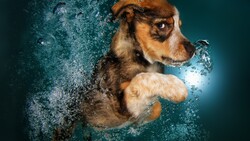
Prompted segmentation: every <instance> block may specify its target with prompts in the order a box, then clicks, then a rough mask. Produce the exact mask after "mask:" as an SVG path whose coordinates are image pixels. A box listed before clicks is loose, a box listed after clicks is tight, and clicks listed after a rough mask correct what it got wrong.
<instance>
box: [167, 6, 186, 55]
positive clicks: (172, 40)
mask: <svg viewBox="0 0 250 141" xmlns="http://www.w3.org/2000/svg"><path fill="white" fill-rule="evenodd" d="M179 16H180V15H179V11H178V10H177V8H175V15H174V16H173V19H174V29H173V31H172V35H171V36H170V37H169V39H168V40H169V47H170V48H172V49H171V50H173V51H174V49H173V48H177V47H178V44H179V42H180V41H181V40H182V39H183V38H185V37H184V35H183V34H182V33H181V30H180V25H179V22H180V17H179Z"/></svg>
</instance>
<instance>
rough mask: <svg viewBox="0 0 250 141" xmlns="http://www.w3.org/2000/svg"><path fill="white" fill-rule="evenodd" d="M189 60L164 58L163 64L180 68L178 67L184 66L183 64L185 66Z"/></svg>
mask: <svg viewBox="0 0 250 141" xmlns="http://www.w3.org/2000/svg"><path fill="white" fill-rule="evenodd" d="M188 60H189V59H188ZM188 60H174V59H172V58H170V57H164V56H162V62H161V63H163V64H164V65H168V66H174V67H178V66H182V65H183V64H185V63H186V62H187V61H188Z"/></svg>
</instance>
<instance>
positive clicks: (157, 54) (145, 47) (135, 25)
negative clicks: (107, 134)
mask: <svg viewBox="0 0 250 141" xmlns="http://www.w3.org/2000/svg"><path fill="white" fill-rule="evenodd" d="M112 11H113V15H114V16H115V18H116V19H120V27H119V29H118V31H117V32H116V34H115V35H114V37H113V40H112V45H111V47H110V51H109V52H108V53H107V54H106V55H105V56H104V57H103V58H102V59H101V60H100V61H99V62H98V64H97V65H96V68H95V70H94V73H93V76H92V81H91V85H92V86H91V87H90V89H89V90H88V91H87V93H84V94H83V95H84V97H83V100H82V102H81V104H80V110H81V112H80V113H79V115H78V118H77V119H76V120H75V121H71V122H70V123H69V124H68V125H69V126H66V127H68V128H67V129H62V128H58V129H57V130H55V134H54V137H53V140H63V139H64V138H67V137H69V136H70V134H71V132H72V131H73V129H74V124H75V122H76V121H78V120H81V121H83V122H84V124H88V125H91V127H94V128H96V129H99V130H103V129H111V128H120V127H124V126H126V125H129V124H133V123H137V124H144V123H147V122H150V121H152V120H155V119H156V118H158V117H159V116H160V113H161V104H160V102H159V101H158V97H161V98H164V99H167V100H170V101H173V102H176V103H178V102H181V101H183V100H185V99H186V97H187V89H186V86H185V85H184V83H183V82H182V81H181V80H179V79H178V78H177V77H175V76H173V75H164V74H161V73H162V72H163V64H167V65H181V64H182V63H183V62H185V61H187V60H188V59H190V58H191V57H192V56H193V53H194V47H193V46H192V45H191V43H190V42H189V41H188V40H187V39H186V38H185V37H184V36H183V35H182V34H181V32H180V31H179V29H178V28H179V19H177V20H178V21H175V20H176V18H174V16H175V15H177V14H178V13H176V12H178V11H176V9H175V8H174V7H173V6H172V5H170V4H169V3H167V2H166V1H164V0H155V1H151V0H145V1H144V2H138V1H137V0H127V1H124V0H121V1H119V2H118V3H117V4H115V5H114V6H113V8H112ZM177 18H178V17H177ZM162 19H163V22H164V23H166V24H167V26H168V28H166V29H165V30H159V29H158V28H157V24H159V22H162ZM176 24H178V25H176ZM177 26H178V28H177ZM175 28H177V29H175ZM172 36H175V37H172ZM169 39H172V40H174V43H173V41H171V40H169ZM152 46H153V47H152ZM66 132H67V134H66ZM68 133H69V134H68ZM63 134H66V136H64V135H63Z"/></svg>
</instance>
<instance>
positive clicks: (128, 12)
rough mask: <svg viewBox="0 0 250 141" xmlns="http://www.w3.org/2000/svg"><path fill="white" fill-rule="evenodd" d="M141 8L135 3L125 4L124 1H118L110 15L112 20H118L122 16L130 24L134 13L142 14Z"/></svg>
mask: <svg viewBox="0 0 250 141" xmlns="http://www.w3.org/2000/svg"><path fill="white" fill-rule="evenodd" d="M143 10H144V9H143V8H141V7H140V6H139V5H136V3H132V4H131V3H127V2H126V1H123V0H120V1H119V2H118V3H116V4H115V5H114V6H113V7H112V13H113V18H114V19H119V18H120V17H122V16H124V17H125V18H126V20H127V22H131V21H132V20H133V18H134V15H135V11H139V12H143Z"/></svg>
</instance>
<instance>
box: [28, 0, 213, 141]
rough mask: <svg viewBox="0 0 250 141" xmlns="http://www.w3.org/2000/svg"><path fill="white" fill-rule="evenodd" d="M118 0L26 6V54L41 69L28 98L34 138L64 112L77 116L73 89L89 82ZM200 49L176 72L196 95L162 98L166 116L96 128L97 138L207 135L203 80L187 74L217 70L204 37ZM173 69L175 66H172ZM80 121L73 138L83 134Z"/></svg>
mask: <svg viewBox="0 0 250 141" xmlns="http://www.w3.org/2000/svg"><path fill="white" fill-rule="evenodd" d="M114 3H115V2H114V1H113V0H102V1H99V0H85V1H82V0H68V1H64V2H63V1H58V0H53V1H52V0H46V1H38V0H35V1H33V2H31V3H30V6H29V9H27V11H28V12H29V13H30V15H31V19H32V21H31V25H30V33H29V37H30V38H29V41H30V44H31V46H27V49H31V50H32V54H31V56H29V57H27V58H28V60H29V61H30V62H31V63H32V62H33V61H35V62H36V63H35V64H34V66H33V67H35V68H36V70H39V71H37V72H38V73H39V74H38V75H37V77H36V78H35V80H36V81H35V83H34V84H32V87H31V89H30V96H29V98H28V100H27V106H26V107H27V108H26V113H27V120H28V121H29V126H28V127H27V128H28V129H27V131H28V132H29V135H30V140H50V137H51V135H52V132H53V129H54V128H55V127H56V126H58V125H61V124H63V120H64V118H66V117H67V118H73V116H75V115H74V113H76V112H77V108H75V109H74V110H72V106H74V105H72V103H79V101H78V98H79V97H78V95H77V94H76V93H74V91H73V90H74V89H76V88H78V87H80V86H84V85H86V84H88V83H89V80H90V74H91V73H92V70H93V67H94V65H95V63H96V62H97V60H98V59H99V58H100V57H101V56H102V55H103V54H105V53H106V52H107V51H108V49H109V45H110V42H111V38H112V36H113V34H114V32H115V30H116V27H117V24H116V23H112V22H110V20H111V13H110V10H109V9H110V7H111V6H112V5H113V4H114ZM195 45H196V46H197V48H198V50H197V55H196V56H195V57H194V59H193V60H192V62H189V63H188V64H186V65H185V66H183V67H181V68H170V69H167V72H166V73H171V72H174V73H175V74H176V75H177V76H178V77H180V78H181V79H183V80H184V81H185V83H186V84H187V85H188V87H189V89H190V92H191V96H190V97H189V99H188V100H187V101H186V102H184V103H182V104H178V105H176V104H171V103H169V102H167V101H161V102H162V107H163V110H162V111H163V112H162V115H161V117H160V118H159V119H158V120H156V121H154V122H152V123H149V124H147V125H145V126H139V127H138V126H129V127H126V128H123V129H114V130H109V131H94V130H93V129H89V131H90V132H91V133H92V139H93V140H206V139H207V138H208V135H209V132H208V131H206V130H205V129H204V128H203V126H202V124H200V123H199V115H198V101H199V93H202V86H200V85H198V84H200V83H196V82H192V81H191V79H190V80H188V77H187V74H188V73H190V75H191V78H194V77H192V76H194V75H196V74H199V75H198V77H197V80H195V81H199V82H201V83H207V82H208V81H204V82H203V81H202V80H201V79H200V80H198V79H199V78H207V77H208V76H209V73H210V72H211V71H212V63H211V60H210V56H209V52H207V51H208V49H209V46H208V44H205V41H198V42H196V44H195ZM171 69H173V70H171ZM84 134H85V133H82V130H81V126H77V129H76V131H75V133H74V135H73V138H72V140H81V138H82V136H83V135H84Z"/></svg>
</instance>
